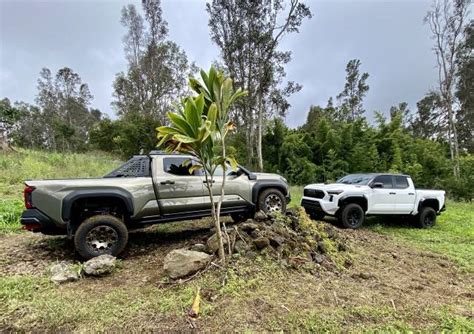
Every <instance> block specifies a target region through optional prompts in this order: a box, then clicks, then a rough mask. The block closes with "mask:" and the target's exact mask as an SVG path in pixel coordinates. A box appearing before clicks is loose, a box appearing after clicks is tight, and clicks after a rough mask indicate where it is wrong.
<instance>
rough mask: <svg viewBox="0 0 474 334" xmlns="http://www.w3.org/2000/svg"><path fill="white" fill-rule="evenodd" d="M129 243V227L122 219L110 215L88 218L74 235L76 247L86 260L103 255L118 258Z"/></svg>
mask: <svg viewBox="0 0 474 334" xmlns="http://www.w3.org/2000/svg"><path fill="white" fill-rule="evenodd" d="M127 242H128V230H127V227H126V226H125V224H124V223H123V222H122V221H121V220H120V219H118V218H117V217H114V216H110V215H97V216H92V217H89V218H87V219H86V220H85V221H84V222H83V223H82V224H81V225H79V227H78V229H77V231H76V233H75V235H74V246H75V248H76V250H77V252H78V253H79V255H81V256H82V257H83V258H85V259H91V258H93V257H96V256H99V255H103V254H109V255H113V256H117V255H118V254H120V252H122V251H123V249H124V248H125V246H126V245H127Z"/></svg>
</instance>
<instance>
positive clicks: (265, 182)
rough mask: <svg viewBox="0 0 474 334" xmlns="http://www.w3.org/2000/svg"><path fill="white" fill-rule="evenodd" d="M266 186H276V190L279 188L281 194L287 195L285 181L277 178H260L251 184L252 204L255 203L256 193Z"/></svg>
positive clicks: (287, 190)
mask: <svg viewBox="0 0 474 334" xmlns="http://www.w3.org/2000/svg"><path fill="white" fill-rule="evenodd" d="M267 188H276V189H278V190H281V192H282V193H283V195H285V197H288V194H289V189H288V185H287V184H286V183H285V182H283V181H279V180H260V181H257V182H255V184H254V185H253V186H252V202H253V204H254V205H257V201H258V195H259V194H260V191H262V190H263V189H267Z"/></svg>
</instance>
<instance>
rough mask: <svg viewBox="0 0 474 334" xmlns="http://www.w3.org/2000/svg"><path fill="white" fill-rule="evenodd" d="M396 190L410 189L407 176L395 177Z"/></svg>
mask: <svg viewBox="0 0 474 334" xmlns="http://www.w3.org/2000/svg"><path fill="white" fill-rule="evenodd" d="M395 188H398V189H405V188H408V180H407V178H406V176H400V175H396V176H395Z"/></svg>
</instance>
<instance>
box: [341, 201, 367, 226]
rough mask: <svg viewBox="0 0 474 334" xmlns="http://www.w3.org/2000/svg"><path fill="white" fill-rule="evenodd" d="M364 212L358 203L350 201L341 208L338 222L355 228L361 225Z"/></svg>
mask: <svg viewBox="0 0 474 334" xmlns="http://www.w3.org/2000/svg"><path fill="white" fill-rule="evenodd" d="M364 219H365V213H364V210H363V209H362V207H361V206H360V205H359V204H355V203H351V204H348V205H346V206H345V207H344V208H342V211H341V213H340V215H339V222H340V223H341V224H342V226H343V227H345V228H352V229H356V228H358V227H360V226H361V225H362V223H363V222H364Z"/></svg>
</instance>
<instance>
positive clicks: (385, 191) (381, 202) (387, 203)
mask: <svg viewBox="0 0 474 334" xmlns="http://www.w3.org/2000/svg"><path fill="white" fill-rule="evenodd" d="M376 183H381V184H382V188H374V187H373V185H374V184H376ZM371 187H372V194H371V196H370V199H369V213H375V214H389V213H393V211H394V210H395V201H396V198H395V190H394V189H393V180H392V176H391V175H379V176H377V177H375V179H374V180H373V181H372V182H371ZM370 203H372V204H370Z"/></svg>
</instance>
